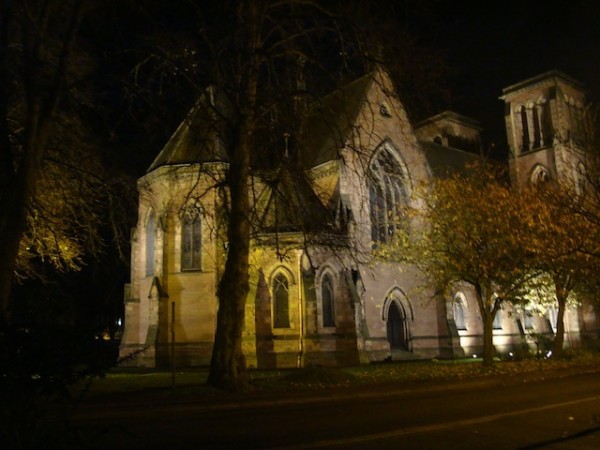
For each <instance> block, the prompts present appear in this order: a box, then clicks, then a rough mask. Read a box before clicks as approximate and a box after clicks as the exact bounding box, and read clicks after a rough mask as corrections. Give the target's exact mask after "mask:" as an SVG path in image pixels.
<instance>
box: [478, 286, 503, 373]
mask: <svg viewBox="0 0 600 450" xmlns="http://www.w3.org/2000/svg"><path fill="white" fill-rule="evenodd" d="M474 287H475V297H476V298H477V305H478V306H479V312H480V314H481V319H482V321H483V365H484V366H492V365H493V364H494V316H495V315H496V314H497V308H496V307H495V301H494V300H493V299H492V298H491V294H490V292H491V289H489V288H485V289H484V288H483V287H482V286H481V285H480V284H475V285H474ZM488 297H489V298H488Z"/></svg>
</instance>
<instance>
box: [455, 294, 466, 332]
mask: <svg viewBox="0 0 600 450" xmlns="http://www.w3.org/2000/svg"><path fill="white" fill-rule="evenodd" d="M453 310H454V323H455V324H456V328H457V329H459V330H466V329H467V325H466V321H465V303H464V300H463V298H462V295H460V294H457V295H456V296H455V297H454V304H453Z"/></svg>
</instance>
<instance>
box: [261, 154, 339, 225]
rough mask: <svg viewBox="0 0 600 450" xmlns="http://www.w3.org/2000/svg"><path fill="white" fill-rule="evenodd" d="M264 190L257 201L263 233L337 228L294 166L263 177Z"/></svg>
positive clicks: (264, 173)
mask: <svg viewBox="0 0 600 450" xmlns="http://www.w3.org/2000/svg"><path fill="white" fill-rule="evenodd" d="M258 178H259V179H260V182H261V183H263V184H264V189H263V190H262V192H261V193H260V194H259V197H258V199H257V212H256V214H257V215H258V216H259V217H258V219H259V227H260V228H261V231H263V232H273V231H279V232H285V231H298V232H306V233H310V232H317V231H325V230H330V231H331V230H332V229H333V225H332V224H333V215H332V212H331V211H330V210H328V209H327V208H326V207H325V205H323V203H321V200H320V199H319V197H317V195H316V194H315V192H314V191H313V189H312V187H311V186H310V183H309V182H308V180H307V179H306V177H305V175H304V173H303V171H302V170H301V169H299V168H295V167H294V166H291V165H284V166H282V167H280V168H279V169H275V170H270V171H264V172H262V173H261V174H259V176H258Z"/></svg>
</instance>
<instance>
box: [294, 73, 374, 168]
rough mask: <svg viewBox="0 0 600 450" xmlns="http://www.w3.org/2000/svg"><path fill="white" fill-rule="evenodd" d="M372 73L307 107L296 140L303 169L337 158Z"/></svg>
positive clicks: (365, 94) (362, 101) (370, 80)
mask: <svg viewBox="0 0 600 450" xmlns="http://www.w3.org/2000/svg"><path fill="white" fill-rule="evenodd" d="M373 80H374V74H373V73H370V74H367V75H365V76H363V77H361V78H359V79H357V80H355V81H353V82H351V83H349V84H347V85H346V86H344V87H342V88H340V89H338V90H336V91H334V92H332V93H331V94H329V95H326V96H325V97H323V98H321V99H319V100H317V101H316V102H315V103H313V104H312V105H311V106H310V109H309V112H308V115H307V117H306V119H305V120H304V122H303V124H302V128H301V132H300V137H299V147H300V153H301V154H300V160H301V162H302V164H303V165H304V167H305V168H312V167H316V166H318V165H320V164H322V163H324V162H327V161H331V160H333V159H337V158H338V157H339V149H340V148H342V147H343V146H344V145H345V143H346V141H347V139H348V137H349V135H350V133H351V132H352V127H353V125H354V124H355V122H356V119H357V116H358V114H359V113H360V111H361V108H362V106H363V105H364V103H365V101H366V98H367V93H368V90H369V88H370V87H371V84H372V83H373Z"/></svg>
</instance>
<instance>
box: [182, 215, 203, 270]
mask: <svg viewBox="0 0 600 450" xmlns="http://www.w3.org/2000/svg"><path fill="white" fill-rule="evenodd" d="M200 269H202V221H201V218H200V214H199V213H198V212H196V213H195V214H190V213H185V214H184V215H183V218H182V221H181V270H200Z"/></svg>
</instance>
